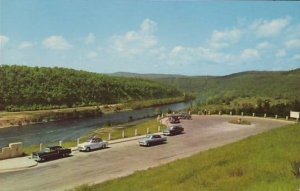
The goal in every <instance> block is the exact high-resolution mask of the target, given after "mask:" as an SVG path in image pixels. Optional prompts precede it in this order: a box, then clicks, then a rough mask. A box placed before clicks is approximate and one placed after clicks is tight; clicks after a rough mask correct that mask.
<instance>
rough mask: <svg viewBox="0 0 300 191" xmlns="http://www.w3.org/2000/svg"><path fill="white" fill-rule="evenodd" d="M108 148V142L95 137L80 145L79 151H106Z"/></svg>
mask: <svg viewBox="0 0 300 191" xmlns="http://www.w3.org/2000/svg"><path fill="white" fill-rule="evenodd" d="M107 146H108V142H107V141H103V140H102V139H101V138H98V137H93V138H92V139H90V140H89V141H87V142H84V143H81V144H79V145H78V149H79V151H88V152H89V151H91V150H94V149H104V148H106V147H107Z"/></svg>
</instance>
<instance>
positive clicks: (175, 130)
mask: <svg viewBox="0 0 300 191" xmlns="http://www.w3.org/2000/svg"><path fill="white" fill-rule="evenodd" d="M183 131H184V128H183V127H181V126H179V125H176V126H170V127H168V128H166V129H165V130H164V131H163V134H164V135H178V134H181V133H183Z"/></svg>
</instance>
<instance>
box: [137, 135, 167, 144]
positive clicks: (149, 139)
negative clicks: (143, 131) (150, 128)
mask: <svg viewBox="0 0 300 191" xmlns="http://www.w3.org/2000/svg"><path fill="white" fill-rule="evenodd" d="M166 141H167V137H162V136H161V135H155V134H153V135H151V134H150V135H147V136H146V137H145V138H142V139H139V140H138V143H139V145H140V146H150V145H156V144H162V143H165V142H166Z"/></svg>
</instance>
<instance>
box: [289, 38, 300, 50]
mask: <svg viewBox="0 0 300 191" xmlns="http://www.w3.org/2000/svg"><path fill="white" fill-rule="evenodd" d="M285 46H286V47H287V48H290V49H292V48H300V39H292V40H289V41H287V42H286V43H285Z"/></svg>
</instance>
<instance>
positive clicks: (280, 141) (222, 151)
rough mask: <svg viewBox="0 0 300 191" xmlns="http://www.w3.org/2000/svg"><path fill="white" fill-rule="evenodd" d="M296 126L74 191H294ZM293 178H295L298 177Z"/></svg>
mask: <svg viewBox="0 0 300 191" xmlns="http://www.w3.org/2000/svg"><path fill="white" fill-rule="evenodd" d="M299 135H300V127H299V124H294V125H289V126H286V127H282V128H280V129H275V130H272V131H270V132H266V133H263V134H260V135H257V136H252V137H250V138H247V139H245V140H242V141H239V142H237V143H233V144H230V145H226V146H223V147H221V148H216V149H212V150H209V151H207V152H202V153H199V154H197V155H194V156H192V157H189V158H185V159H181V160H178V161H175V162H172V163H169V164H167V165H163V166H160V167H155V168H152V169H150V170H147V171H140V172H136V173H134V174H133V175H131V176H128V177H124V178H119V179H116V180H112V181H108V182H105V183H102V184H98V185H93V186H87V185H83V186H81V187H78V188H75V189H74V191H105V190H118V191H126V190H130V191H132V190H143V191H147V190H149V191H150V190H151V191H153V190H164V191H177V190H178V191H179V190H189V191H193V190H195V191H199V190H210V191H211V190H218V191H227V190H228V191H232V190H253V191H266V190H277V191H281V190H282V191H287V190H291V191H293V190H298V189H299V188H300V177H299V173H298V175H297V176H298V177H297V176H295V174H294V173H296V171H297V170H298V168H300V150H299V148H300V139H299ZM296 174H297V173H296Z"/></svg>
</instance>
